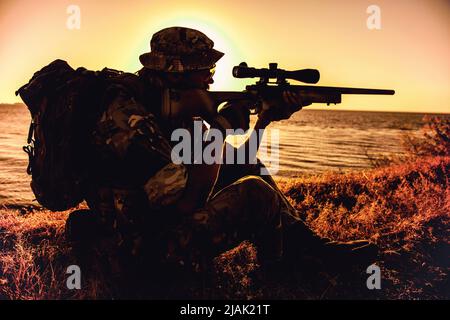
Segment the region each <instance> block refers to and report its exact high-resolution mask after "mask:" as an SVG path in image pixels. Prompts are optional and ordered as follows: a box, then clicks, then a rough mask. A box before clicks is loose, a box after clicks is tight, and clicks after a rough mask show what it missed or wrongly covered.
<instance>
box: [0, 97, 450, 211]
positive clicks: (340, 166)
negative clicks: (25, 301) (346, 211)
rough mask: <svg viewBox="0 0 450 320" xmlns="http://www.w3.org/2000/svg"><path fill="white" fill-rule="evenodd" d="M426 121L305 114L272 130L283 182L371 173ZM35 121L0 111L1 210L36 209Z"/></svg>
mask: <svg viewBox="0 0 450 320" xmlns="http://www.w3.org/2000/svg"><path fill="white" fill-rule="evenodd" d="M423 116H424V114H406V113H384V112H383V113H381V112H380V113H378V112H348V111H333V110H329V109H328V110H326V111H318V110H303V111H301V112H299V113H297V114H295V115H294V116H293V117H292V118H291V119H289V120H286V121H282V122H278V123H274V124H272V125H271V126H270V128H274V129H279V134H280V142H279V146H280V149H279V150H280V151H279V171H278V173H277V176H279V177H295V176H299V175H302V174H310V173H319V172H323V171H327V170H331V171H345V170H352V169H364V168H369V167H370V165H371V164H370V161H369V160H368V157H367V155H366V152H368V153H369V154H392V153H402V152H403V149H402V146H401V136H402V134H404V133H412V134H414V133H418V132H419V131H418V130H419V129H420V128H421V127H422V118H423ZM446 117H450V115H446ZM29 120H30V115H29V112H28V110H27V109H26V107H25V106H24V105H20V104H19V105H0V205H1V204H7V205H11V204H17V205H29V204H36V201H33V199H34V196H33V194H32V192H31V189H30V186H29V184H30V176H28V175H27V174H26V167H27V164H28V158H27V155H26V153H25V152H23V151H22V146H23V145H24V144H26V138H27V134H28V126H29ZM268 133H270V132H268Z"/></svg>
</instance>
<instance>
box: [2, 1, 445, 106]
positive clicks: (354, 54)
mask: <svg viewBox="0 0 450 320" xmlns="http://www.w3.org/2000/svg"><path fill="white" fill-rule="evenodd" d="M71 4H76V5H78V6H79V7H80V10H81V28H80V29H79V30H69V29H68V28H67V27H66V20H67V18H68V16H69V15H68V14H67V13H66V9H67V7H68V6H69V5H71ZM371 4H376V5H378V6H379V7H380V9H381V30H369V29H368V28H367V26H366V20H367V17H368V16H369V14H368V13H367V12H366V9H367V7H368V6H369V5H371ZM172 25H181V26H187V27H195V28H198V29H199V30H201V31H203V32H204V33H206V34H207V35H208V36H209V37H210V38H212V39H213V40H214V41H215V42H216V47H217V48H218V49H219V50H221V51H223V52H225V53H226V55H225V57H224V58H222V60H220V61H219V63H218V67H217V69H216V83H215V85H214V86H213V88H212V89H213V90H242V89H243V88H244V85H245V84H246V83H249V82H248V81H245V80H239V79H234V78H232V76H231V68H232V66H233V65H235V64H238V63H239V62H241V61H246V62H247V63H248V64H249V65H252V66H255V67H266V65H267V63H269V62H278V63H279V66H280V67H282V68H285V69H300V68H317V69H319V70H320V72H321V81H320V82H319V84H320V85H336V86H337V85H339V86H358V87H373V88H389V89H395V90H396V92H397V93H396V95H395V96H351V97H350V96H344V97H343V103H342V104H341V105H340V106H339V107H335V108H336V109H347V110H381V111H411V112H447V113H448V112H450V90H449V88H450V59H449V57H450V43H449V39H450V2H449V1H446V0H395V1H392V0H375V1H373V0H371V1H364V0H341V1H332V0H317V1H312V0H311V1H301V0H293V1H282V0H280V1H277V4H275V1H264V0H258V1H253V0H252V1H242V0H239V1H236V0H228V1H213V0H208V1H169V0H165V1H160V0H146V1H144V0H129V1H118V0H108V1H106V0H103V1H102V0H97V1H87V0H71V1H66V0H60V1H57V0H40V1H28V0H1V1H0V43H1V47H0V102H16V101H19V99H18V98H17V97H15V96H14V91H15V90H16V89H17V88H18V87H20V85H22V84H24V83H26V82H27V81H28V80H29V78H30V77H31V76H32V74H33V72H34V71H36V70H38V69H40V68H41V67H43V66H44V65H46V64H48V63H49V62H50V61H52V60H53V59H56V58H62V59H65V60H67V61H68V62H69V63H70V64H71V65H72V66H73V67H79V66H85V67H87V68H90V69H101V68H103V67H104V66H108V67H110V68H115V69H122V70H125V71H132V72H134V71H136V70H137V69H139V68H140V63H139V60H138V56H139V54H141V53H143V52H145V51H148V48H149V40H150V38H151V35H152V34H153V33H154V32H156V31H158V30H159V29H161V28H163V27H167V26H172ZM321 107H322V108H323V106H321Z"/></svg>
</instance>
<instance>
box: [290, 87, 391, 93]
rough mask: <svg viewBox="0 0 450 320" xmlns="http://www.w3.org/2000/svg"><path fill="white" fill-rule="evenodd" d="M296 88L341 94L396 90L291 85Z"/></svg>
mask: <svg viewBox="0 0 450 320" xmlns="http://www.w3.org/2000/svg"><path fill="white" fill-rule="evenodd" d="M290 87H291V88H292V89H294V90H300V91H303V90H304V91H316V92H320V91H322V92H336V93H341V94H385V95H393V94H395V91H394V90H388V89H366V88H346V87H321V86H290Z"/></svg>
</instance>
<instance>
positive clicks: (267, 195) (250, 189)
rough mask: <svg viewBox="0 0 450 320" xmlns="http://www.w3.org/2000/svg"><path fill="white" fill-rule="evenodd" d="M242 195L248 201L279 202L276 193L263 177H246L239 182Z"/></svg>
mask: <svg viewBox="0 0 450 320" xmlns="http://www.w3.org/2000/svg"><path fill="white" fill-rule="evenodd" d="M237 183H238V184H239V188H240V191H241V195H242V196H244V197H246V198H247V199H255V200H257V201H262V202H267V201H269V202H274V201H277V193H276V191H275V190H274V189H273V188H272V187H271V186H270V185H269V184H268V183H267V182H266V181H264V180H263V179H262V178H261V177H258V176H246V177H244V178H241V179H239V180H238V181H237Z"/></svg>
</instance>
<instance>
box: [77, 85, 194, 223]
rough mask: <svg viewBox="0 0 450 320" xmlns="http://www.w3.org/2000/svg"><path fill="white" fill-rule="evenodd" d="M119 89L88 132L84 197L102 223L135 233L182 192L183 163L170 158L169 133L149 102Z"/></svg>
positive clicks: (165, 208)
mask: <svg viewBox="0 0 450 320" xmlns="http://www.w3.org/2000/svg"><path fill="white" fill-rule="evenodd" d="M152 103H155V104H156V103H159V102H155V101H149V102H148V103H144V102H141V101H140V100H139V99H137V98H136V97H135V96H133V94H130V93H129V92H127V90H124V88H118V89H117V90H116V93H115V94H114V95H113V98H112V99H110V102H108V103H107V104H106V106H105V111H104V112H103V114H102V115H101V117H100V119H99V120H98V122H97V125H96V127H95V129H94V130H93V134H92V145H93V149H94V155H93V166H92V168H93V169H92V170H91V171H92V174H91V176H92V178H91V179H90V180H91V183H90V186H89V191H88V194H87V197H86V200H87V203H88V205H89V207H90V208H91V209H92V210H93V211H95V212H96V214H98V215H99V218H100V221H101V223H102V224H103V225H104V226H108V227H110V228H113V229H115V228H119V229H121V230H122V231H124V232H134V231H136V229H139V227H142V225H143V224H146V222H145V220H153V219H154V218H155V217H152V215H157V214H158V212H159V213H160V214H161V212H164V211H165V210H167V209H168V208H170V206H171V205H173V204H174V203H175V202H176V201H177V200H178V199H179V198H180V197H181V195H182V193H183V191H184V188H185V186H186V183H187V171H186V168H185V166H184V165H182V164H178V165H177V164H174V163H173V162H172V161H171V145H170V143H169V139H168V132H165V131H164V130H163V129H162V127H161V126H160V125H159V123H160V121H158V119H157V117H156V116H155V115H154V114H153V113H152V112H150V111H149V107H153V108H159V105H155V106H151V105H148V104H152Z"/></svg>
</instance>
